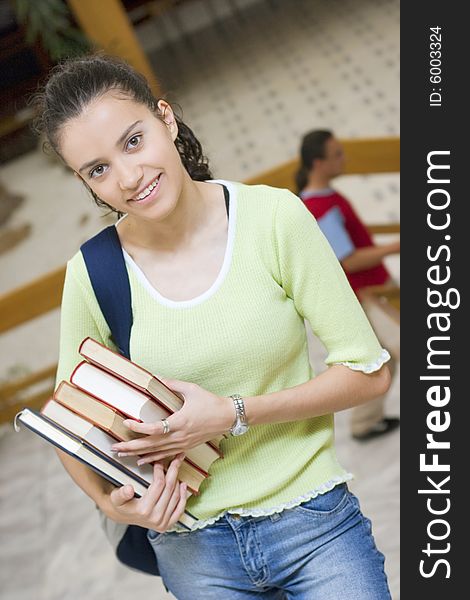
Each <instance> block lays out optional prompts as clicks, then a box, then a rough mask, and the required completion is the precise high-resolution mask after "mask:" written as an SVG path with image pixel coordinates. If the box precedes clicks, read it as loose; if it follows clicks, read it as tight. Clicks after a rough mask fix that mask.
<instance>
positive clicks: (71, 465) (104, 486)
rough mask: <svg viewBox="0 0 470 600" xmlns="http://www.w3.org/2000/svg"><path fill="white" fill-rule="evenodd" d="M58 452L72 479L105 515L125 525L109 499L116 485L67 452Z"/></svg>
mask: <svg viewBox="0 0 470 600" xmlns="http://www.w3.org/2000/svg"><path fill="white" fill-rule="evenodd" d="M56 452H57V454H58V456H59V458H60V461H61V462H62V464H63V465H64V468H65V470H66V471H67V473H68V474H69V475H70V477H71V478H72V479H73V480H74V482H75V483H76V484H77V485H78V486H79V487H80V488H81V489H82V490H83V491H84V492H85V494H86V495H87V496H88V497H89V498H91V499H92V500H93V501H94V503H95V504H96V505H97V506H98V507H99V508H100V509H101V510H102V511H103V512H104V514H105V515H106V516H107V517H109V518H110V519H112V520H113V521H116V522H118V523H124V522H125V521H124V520H123V517H122V515H120V514H119V513H118V512H117V511H116V510H115V509H114V507H113V505H112V504H111V500H110V497H109V495H110V493H111V491H112V490H113V489H114V485H113V484H112V483H109V482H108V481H106V479H104V478H103V477H101V476H100V475H98V474H97V473H95V472H94V471H93V470H92V469H89V468H88V467H87V466H85V465H84V464H82V463H80V462H79V461H78V460H76V459H75V458H72V457H71V456H69V455H68V454H67V453H66V452H63V451H62V450H56Z"/></svg>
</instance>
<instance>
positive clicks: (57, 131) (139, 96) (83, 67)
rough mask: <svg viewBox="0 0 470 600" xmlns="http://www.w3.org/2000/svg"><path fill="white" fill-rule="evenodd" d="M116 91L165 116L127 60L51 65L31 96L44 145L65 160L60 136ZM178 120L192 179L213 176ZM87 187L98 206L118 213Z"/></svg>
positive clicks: (85, 59)
mask: <svg viewBox="0 0 470 600" xmlns="http://www.w3.org/2000/svg"><path fill="white" fill-rule="evenodd" d="M113 90H114V91H116V92H118V93H121V94H124V95H126V96H128V97H129V98H131V99H133V100H135V101H136V102H139V103H141V104H144V105H145V106H147V107H148V108H149V110H150V111H152V112H153V113H154V114H155V116H157V117H159V118H163V115H161V114H160V111H159V110H158V100H157V99H156V98H155V96H154V95H153V93H152V91H151V89H150V86H149V84H148V82H147V80H146V79H145V77H144V76H143V75H141V74H140V73H138V72H137V71H136V70H135V69H134V68H133V67H131V66H130V65H129V64H127V63H126V62H124V61H123V60H120V59H118V58H115V57H111V56H107V55H104V54H93V55H86V56H81V57H79V58H71V59H68V60H65V61H64V62H61V63H59V64H58V65H56V66H55V67H53V69H52V70H51V72H50V75H49V78H48V81H47V82H46V84H45V86H44V88H43V89H42V90H41V91H39V92H38V93H36V94H35V95H34V96H33V98H32V104H33V106H34V107H35V109H36V114H37V115H38V117H37V118H36V119H35V121H34V124H33V127H34V129H35V131H36V133H38V134H39V135H42V136H44V138H45V142H44V143H43V149H44V150H45V151H46V152H51V151H52V152H54V153H55V154H57V155H58V156H59V157H60V158H62V156H61V154H60V136H61V133H62V131H63V127H64V125H66V123H67V122H68V121H69V120H70V119H73V118H76V117H78V116H80V115H81V114H82V112H83V110H84V109H85V108H86V107H87V106H88V105H89V104H90V103H91V102H93V101H94V100H96V99H98V98H99V97H100V96H103V95H104V94H105V93H107V92H109V91H113ZM175 119H176V122H177V125H178V136H177V138H176V140H175V146H176V148H177V150H178V153H179V155H180V158H181V162H182V163H183V166H184V167H185V169H186V170H187V171H188V173H189V175H190V177H191V179H194V180H196V181H204V180H206V179H211V178H212V174H211V171H210V168H209V163H208V160H207V158H206V157H205V156H204V154H203V150H202V146H201V144H200V142H199V140H198V139H197V138H196V136H195V135H194V133H193V132H192V130H191V129H190V128H189V127H188V126H187V125H186V124H185V123H184V122H183V121H182V120H181V119H180V118H179V117H178V116H176V115H175ZM85 185H86V186H87V188H88V190H89V191H90V193H91V195H92V196H93V199H94V201H95V203H96V204H97V205H98V206H100V207H106V208H109V209H111V210H112V211H114V212H117V211H116V210H115V209H114V208H112V207H111V206H109V205H108V204H106V202H104V201H103V200H101V199H100V198H99V197H98V196H97V195H96V194H95V193H94V192H93V191H92V190H91V189H90V187H89V186H88V185H87V184H86V183H85Z"/></svg>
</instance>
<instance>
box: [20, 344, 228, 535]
mask: <svg viewBox="0 0 470 600" xmlns="http://www.w3.org/2000/svg"><path fill="white" fill-rule="evenodd" d="M79 353H80V355H81V356H82V357H83V358H84V360H83V361H82V362H81V363H80V364H78V365H77V367H76V368H75V370H74V371H73V373H72V375H71V377H70V382H67V381H62V382H60V384H59V385H58V386H57V389H56V391H55V392H54V395H53V397H52V398H51V399H50V400H49V401H48V402H47V403H46V404H45V406H44V407H43V408H42V409H41V411H40V412H37V411H35V410H31V409H28V408H25V409H23V410H22V411H21V412H20V413H18V414H17V415H16V417H15V427H16V429H17V430H18V423H19V422H20V423H23V424H24V425H25V426H26V427H28V428H29V429H31V430H32V431H34V432H35V433H37V434H38V435H40V436H42V437H43V438H45V439H46V440H47V441H49V442H51V443H52V444H54V445H55V446H57V447H58V448H60V449H61V450H63V451H65V452H67V453H68V454H70V455H71V456H73V457H74V458H76V459H77V460H80V461H81V462H82V463H84V464H86V465H87V466H88V467H90V468H91V469H93V470H94V471H96V472H97V473H99V474H100V475H101V476H103V477H104V478H105V479H107V480H108V481H110V482H111V483H113V484H114V485H117V486H121V485H126V484H131V485H132V486H133V487H134V490H135V493H136V496H139V497H140V496H142V495H143V494H144V493H145V490H146V489H147V488H148V487H149V485H150V484H151V482H152V480H153V468H152V466H151V465H149V464H145V465H142V466H139V465H137V459H138V457H135V456H127V457H118V456H117V454H116V453H114V452H113V451H112V450H111V447H112V446H113V445H114V444H115V443H116V440H118V441H129V440H132V439H135V438H137V437H142V435H143V434H137V433H135V432H133V431H131V430H130V429H128V428H127V427H126V426H125V425H124V424H123V421H124V420H125V419H129V418H130V419H135V420H137V421H141V422H144V423H152V422H156V421H159V420H161V419H165V418H167V417H168V416H169V415H171V414H172V413H174V412H176V411H178V410H179V409H180V408H181V407H182V406H183V399H182V398H181V397H180V396H179V395H178V394H176V393H175V392H173V391H171V390H170V389H169V388H168V387H167V386H166V385H165V384H164V383H163V382H162V381H160V380H159V379H158V378H157V377H155V376H154V375H152V374H151V373H149V372H148V371H146V370H145V369H143V368H142V367H140V366H139V365H137V364H136V363H134V362H132V361H130V360H128V359H127V358H124V357H123V356H121V355H120V354H117V353H116V352H113V351H112V350H110V349H109V348H106V347H105V346H103V345H102V344H100V343H98V342H97V341H95V340H93V339H92V338H86V339H85V340H83V342H82V343H81V345H80V348H79ZM223 438H224V436H223V435H222V436H219V437H217V438H215V439H213V440H211V441H210V442H206V443H205V444H200V445H199V446H196V447H195V448H191V449H190V450H188V451H187V452H186V458H185V460H184V461H183V463H182V464H181V467H180V469H179V474H178V478H179V480H180V481H183V482H186V484H187V487H188V493H190V494H198V493H199V487H200V485H201V483H202V482H203V481H204V479H205V478H206V477H208V476H209V468H210V466H211V464H212V463H213V462H214V461H215V460H217V459H218V458H220V457H221V456H222V453H221V451H220V449H219V444H220V441H221V440H222V439H223ZM194 522H195V518H194V517H193V516H192V515H191V514H190V513H189V512H187V511H186V512H185V513H184V514H183V515H182V516H181V518H180V523H181V524H182V525H184V526H186V527H188V528H191V527H192V525H193V524H194Z"/></svg>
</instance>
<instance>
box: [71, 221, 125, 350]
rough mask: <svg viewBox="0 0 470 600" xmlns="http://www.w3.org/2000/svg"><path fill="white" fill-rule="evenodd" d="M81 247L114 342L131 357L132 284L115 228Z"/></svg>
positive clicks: (98, 235) (102, 232) (103, 232)
mask: <svg viewBox="0 0 470 600" xmlns="http://www.w3.org/2000/svg"><path fill="white" fill-rule="evenodd" d="M80 250H81V251H82V254H83V258H84V259H85V264H86V268H87V270H88V275H89V276H90V281H91V285H92V286H93V291H94V292H95V296H96V299H97V300H98V304H99V305H100V308H101V312H102V313H103V316H104V318H105V319H106V323H107V324H108V327H109V329H110V330H111V335H112V337H113V341H114V343H115V344H116V346H117V347H118V349H119V352H120V353H121V354H122V355H123V356H125V357H126V358H130V350H129V342H130V337H131V328H132V304H131V287H130V285H129V277H128V275H127V269H126V263H125V260H124V255H123V253H122V247H121V242H120V241H119V236H118V234H117V230H116V227H115V226H114V225H110V226H109V227H106V229H103V230H102V231H100V232H99V233H98V234H97V235H95V236H94V237H92V238H91V239H89V240H88V241H87V242H85V243H84V244H83V245H82V246H81V248H80Z"/></svg>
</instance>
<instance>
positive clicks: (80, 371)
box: [70, 361, 220, 477]
mask: <svg viewBox="0 0 470 600" xmlns="http://www.w3.org/2000/svg"><path fill="white" fill-rule="evenodd" d="M70 381H71V382H72V383H73V384H74V385H75V386H76V387H77V388H79V389H81V390H83V391H84V392H86V393H87V394H88V395H91V396H93V397H95V398H96V399H98V400H100V401H101V402H103V403H105V404H107V405H108V406H111V407H113V408H115V409H117V410H118V411H119V412H120V413H122V414H123V415H125V416H126V417H129V418H131V419H135V420H137V421H142V422H144V423H152V422H155V421H159V420H161V419H165V418H167V417H168V416H170V414H171V412H170V411H169V410H168V409H167V408H165V407H164V406H163V405H162V404H160V402H159V401H158V400H156V399H154V398H152V397H150V396H149V395H148V394H145V393H143V392H141V391H139V390H137V389H136V388H134V387H133V386H130V385H129V384H128V383H127V382H126V381H124V380H122V379H120V378H118V377H115V376H114V375H112V374H111V373H110V372H109V371H104V370H103V369H101V368H100V367H98V366H97V365H95V364H91V363H89V362H87V361H82V362H81V363H80V364H78V365H77V366H76V367H75V369H74V371H73V373H72V375H71V377H70ZM219 457H220V454H219V452H218V451H217V449H216V448H214V447H213V446H212V445H211V444H200V445H199V446H196V447H195V448H191V449H190V450H187V452H186V459H185V460H187V461H188V462H189V463H191V464H192V466H193V467H194V468H195V469H198V470H199V471H200V472H201V473H202V474H203V475H204V476H206V477H207V476H208V474H209V473H208V471H209V467H210V466H211V464H212V463H213V462H214V460H216V459H217V458H219Z"/></svg>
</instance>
